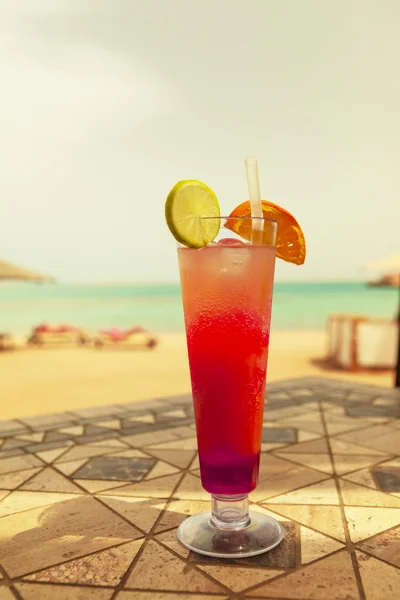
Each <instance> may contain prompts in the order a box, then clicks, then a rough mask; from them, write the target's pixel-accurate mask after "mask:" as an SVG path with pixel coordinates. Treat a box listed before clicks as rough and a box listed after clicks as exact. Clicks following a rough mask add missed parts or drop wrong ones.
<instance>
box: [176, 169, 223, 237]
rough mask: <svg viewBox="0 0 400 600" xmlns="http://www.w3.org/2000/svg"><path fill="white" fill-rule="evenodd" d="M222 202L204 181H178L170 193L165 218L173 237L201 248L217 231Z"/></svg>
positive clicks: (215, 235)
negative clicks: (219, 202) (220, 203)
mask: <svg viewBox="0 0 400 600" xmlns="http://www.w3.org/2000/svg"><path fill="white" fill-rule="evenodd" d="M219 216H220V211H219V204H218V200H217V197H216V195H215V194H214V192H213V191H212V190H211V189H210V188H209V187H208V185H206V184H205V183H202V182H201V181H196V180H195V179H187V180H185V181H178V183H177V184H176V185H174V187H173V188H172V190H171V191H170V193H169V194H168V198H167V201H166V203H165V219H166V221H167V225H168V227H169V230H170V231H171V233H172V235H173V236H174V238H175V239H176V240H177V241H178V242H180V243H181V244H183V245H184V246H188V247H189V248H202V247H203V246H205V245H206V244H209V243H210V242H212V241H213V240H214V239H215V238H216V237H217V234H218V231H219V227H220V220H219V219H205V218H204V217H219Z"/></svg>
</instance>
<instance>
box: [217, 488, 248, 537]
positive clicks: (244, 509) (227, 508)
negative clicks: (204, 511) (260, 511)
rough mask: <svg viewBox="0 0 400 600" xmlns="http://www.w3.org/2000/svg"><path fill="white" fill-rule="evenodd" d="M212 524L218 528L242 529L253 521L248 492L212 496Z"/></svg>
mask: <svg viewBox="0 0 400 600" xmlns="http://www.w3.org/2000/svg"><path fill="white" fill-rule="evenodd" d="M210 522H211V525H213V527H216V528H217V529H224V530H229V531H240V530H241V529H245V528H246V527H248V526H249V525H250V523H251V521H250V516H249V499H248V495H247V494H242V495H240V496H225V495H223V496H222V495H214V494H213V495H212V496H211V521H210Z"/></svg>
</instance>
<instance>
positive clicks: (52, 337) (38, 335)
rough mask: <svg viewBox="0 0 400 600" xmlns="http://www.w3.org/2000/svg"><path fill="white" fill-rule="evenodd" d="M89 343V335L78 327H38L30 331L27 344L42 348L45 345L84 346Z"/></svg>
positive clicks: (45, 325)
mask: <svg viewBox="0 0 400 600" xmlns="http://www.w3.org/2000/svg"><path fill="white" fill-rule="evenodd" d="M89 341H90V336H89V334H88V333H87V332H86V331H85V330H84V329H81V328H79V327H73V326H71V325H48V324H46V323H44V324H42V325H38V326H37V327H35V328H34V329H33V331H32V334H31V336H30V337H29V339H28V344H30V345H35V346H44V345H47V344H55V345H59V344H78V345H84V344H86V343H87V342H89Z"/></svg>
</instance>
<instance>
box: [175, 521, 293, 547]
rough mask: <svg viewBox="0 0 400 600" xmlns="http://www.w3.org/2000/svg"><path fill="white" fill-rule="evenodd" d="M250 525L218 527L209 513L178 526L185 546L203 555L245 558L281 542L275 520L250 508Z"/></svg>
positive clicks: (277, 524) (279, 525)
mask: <svg viewBox="0 0 400 600" xmlns="http://www.w3.org/2000/svg"><path fill="white" fill-rule="evenodd" d="M249 516H250V524H249V525H247V526H245V527H241V528H240V529H220V528H218V527H215V526H214V525H213V524H212V520H211V513H210V512H206V513H201V514H199V515H194V516H193V517H189V518H188V519H186V520H185V521H183V523H181V525H180V527H179V529H178V539H179V540H180V541H181V542H182V544H183V545H184V546H186V547H187V548H189V550H193V552H198V553H199V554H205V555H206V556H215V557H217V558H246V557H249V556H256V555H257V554H263V553H264V552H268V551H269V550H272V549H273V548H275V547H276V546H278V544H280V543H281V541H282V540H283V537H284V529H283V527H282V525H281V524H280V523H278V521H276V520H275V519H273V518H272V517H269V516H268V515H264V514H262V513H260V512H257V511H250V513H249Z"/></svg>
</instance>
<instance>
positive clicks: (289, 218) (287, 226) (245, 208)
mask: <svg viewBox="0 0 400 600" xmlns="http://www.w3.org/2000/svg"><path fill="white" fill-rule="evenodd" d="M261 203H262V211H263V215H264V217H266V218H268V219H275V221H278V231H277V236H276V256H277V257H278V258H281V259H282V260H285V261H286V262H290V263H294V264H295V265H302V264H303V263H304V261H305V259H306V240H305V238H304V234H303V232H302V230H301V227H300V225H299V224H298V222H297V221H296V219H295V218H294V216H293V215H291V214H290V213H289V212H288V211H287V210H285V209H284V208H281V207H280V206H277V204H273V203H272V202H269V201H268V200H262V201H261ZM229 216H230V217H239V218H240V217H251V207H250V202H249V200H246V201H245V202H242V204H239V206H237V207H236V208H235V210H234V211H232V212H231V214H230V215H229ZM224 226H225V227H226V228H227V229H230V230H231V231H234V232H235V233H237V234H238V235H240V236H241V237H242V238H244V239H245V240H249V241H250V240H251V220H250V219H243V220H237V221H234V222H229V221H227V222H226V223H225V225H224ZM265 243H267V242H265Z"/></svg>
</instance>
